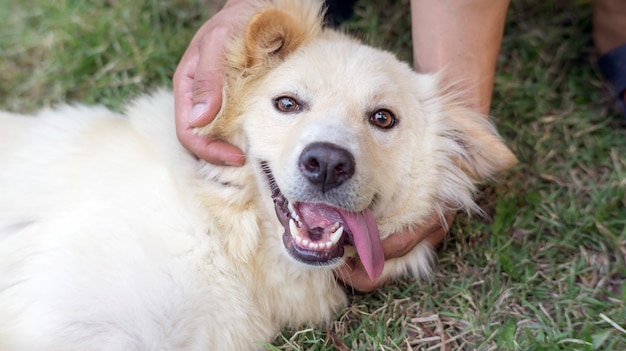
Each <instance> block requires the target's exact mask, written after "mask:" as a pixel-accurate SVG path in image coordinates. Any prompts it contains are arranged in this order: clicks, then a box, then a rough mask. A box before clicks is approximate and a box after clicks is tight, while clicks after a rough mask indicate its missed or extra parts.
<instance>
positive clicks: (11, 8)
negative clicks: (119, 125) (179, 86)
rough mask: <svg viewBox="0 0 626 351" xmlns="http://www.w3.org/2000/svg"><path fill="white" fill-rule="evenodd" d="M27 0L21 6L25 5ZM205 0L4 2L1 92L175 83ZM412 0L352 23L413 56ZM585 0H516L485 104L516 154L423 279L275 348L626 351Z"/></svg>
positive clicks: (610, 124)
mask: <svg viewBox="0 0 626 351" xmlns="http://www.w3.org/2000/svg"><path fill="white" fill-rule="evenodd" d="M27 3H28V5H26V4H27ZM205 7H206V6H205V5H204V4H203V3H202V2H201V1H199V0H190V1H182V0H173V1H167V2H166V1H156V0H152V1H146V2H139V1H136V2H129V1H122V0H119V1H114V0H110V1H108V2H107V1H104V2H97V3H94V2H91V1H86V0H84V1H79V0H75V1H70V0H65V1H64V0H48V1H43V0H39V1H33V2H23V1H20V0H5V1H4V3H3V5H2V6H0V18H3V21H1V22H0V81H1V82H2V84H0V107H1V108H3V109H9V110H14V111H28V110H33V109H36V108H39V107H42V106H46V105H49V104H54V103H58V102H60V101H66V100H69V101H86V102H97V103H104V104H106V105H108V106H110V107H114V108H115V107H119V106H120V105H121V104H122V102H123V101H126V100H127V99H128V98H129V97H131V96H133V95H136V94H138V93H140V92H143V91H147V90H150V89H151V88H153V87H155V86H160V85H169V84H170V79H171V75H172V73H173V71H174V69H175V67H176V63H177V61H178V59H179V57H180V56H181V54H182V52H183V51H184V49H185V47H186V45H187V43H188V42H189V40H190V39H191V36H192V35H193V33H194V32H195V29H196V28H198V27H199V26H200V25H201V24H202V23H203V21H204V20H205V19H206V18H207V17H208V15H209V12H210V11H209V10H206V9H205ZM407 7H408V0H397V1H392V0H380V1H372V0H361V1H360V2H359V4H358V6H357V9H356V16H355V18H354V19H353V20H352V21H351V22H350V24H349V26H348V27H349V30H350V31H351V32H353V33H355V34H356V35H358V36H361V37H363V38H365V39H366V40H367V41H368V42H370V43H372V44H375V45H379V46H382V47H384V48H388V49H390V50H392V51H394V52H396V53H398V54H399V55H400V57H402V58H403V59H406V60H410V36H409V32H408V31H409V28H410V26H409V22H408V13H407V10H406V9H407ZM590 15H591V5H590V3H589V2H585V1H583V2H580V1H579V2H570V1H558V0H547V1H539V0H533V1H522V0H516V1H513V3H512V4H511V8H510V10H509V16H508V21H507V29H506V34H505V38H504V41H503V45H502V51H501V54H500V58H499V64H498V75H497V77H496V85H495V93H494V101H493V109H492V114H493V115H494V119H495V121H496V122H497V124H498V128H499V130H500V131H501V133H502V135H503V136H504V137H505V139H506V140H507V142H508V143H509V145H511V147H512V149H513V150H514V152H515V153H516V155H518V157H519V159H520V161H521V162H520V165H518V166H516V167H515V169H513V170H512V171H511V172H508V173H507V174H506V175H504V177H503V178H502V179H501V181H500V183H498V184H493V185H488V186H485V187H484V189H483V192H482V194H481V197H480V199H479V200H480V204H481V206H482V207H483V208H484V209H485V211H486V212H487V213H488V214H489V216H488V217H486V218H482V219H481V218H472V219H471V220H470V219H466V218H462V217H459V218H458V219H457V221H456V223H455V224H454V226H453V228H452V232H451V235H450V238H449V240H447V241H446V243H445V245H444V246H443V247H442V248H441V249H440V250H439V255H438V261H439V262H438V268H437V270H436V276H435V279H434V280H433V281H432V282H420V283H415V282H411V281H408V280H407V281H398V282H394V283H391V284H389V285H387V286H385V287H384V288H382V289H380V290H378V291H376V292H374V293H372V294H364V295H362V294H359V295H355V296H354V297H352V298H351V300H350V305H349V307H348V308H347V309H346V310H345V311H344V312H343V313H342V314H340V315H339V316H337V318H336V319H335V321H333V322H332V323H330V324H329V325H327V326H320V327H308V326H303V327H302V328H301V330H292V331H285V332H284V333H283V334H281V335H280V336H278V337H277V339H276V341H275V343H274V346H268V349H271V350H336V349H338V350H616V351H619V350H626V333H625V332H624V331H623V330H620V326H621V328H626V302H625V300H626V264H625V262H624V261H625V260H624V257H625V256H626V125H625V124H624V119H623V117H621V115H620V114H619V113H617V112H615V111H614V109H613V108H612V105H613V102H612V100H611V96H610V93H609V92H608V90H607V88H606V86H605V84H604V83H603V81H602V79H601V78H600V75H599V73H598V69H597V67H596V65H595V55H594V53H593V46H592V42H591V36H590Z"/></svg>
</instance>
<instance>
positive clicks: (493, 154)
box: [447, 107, 517, 182]
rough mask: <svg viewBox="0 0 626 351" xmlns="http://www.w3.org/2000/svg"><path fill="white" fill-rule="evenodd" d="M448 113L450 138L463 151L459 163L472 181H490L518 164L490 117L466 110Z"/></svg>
mask: <svg viewBox="0 0 626 351" xmlns="http://www.w3.org/2000/svg"><path fill="white" fill-rule="evenodd" d="M448 113H449V114H448V115H449V116H450V119H449V123H451V125H450V127H451V132H450V133H449V134H448V135H447V136H448V137H450V138H452V139H454V141H455V142H456V143H457V144H458V145H460V146H461V148H462V149H463V152H462V154H461V155H458V156H457V157H456V159H455V161H456V162H457V165H458V167H459V168H461V170H463V171H464V172H465V173H466V174H467V175H468V176H469V177H470V178H471V179H472V181H474V182H480V181H482V180H485V179H490V178H492V177H494V176H495V175H497V174H498V173H500V172H502V171H505V170H507V169H509V168H511V167H512V166H514V165H515V164H516V163H517V158H516V157H515V155H513V153H512V152H511V150H509V148H508V147H507V146H506V145H505V144H504V142H503V141H502V139H501V138H500V136H499V135H498V133H497V132H496V130H495V128H494V126H493V125H492V124H491V123H490V122H489V121H488V120H487V118H486V117H483V116H481V115H479V114H477V113H474V112H472V111H469V110H467V109H465V108H462V107H457V108H454V109H453V110H452V111H448Z"/></svg>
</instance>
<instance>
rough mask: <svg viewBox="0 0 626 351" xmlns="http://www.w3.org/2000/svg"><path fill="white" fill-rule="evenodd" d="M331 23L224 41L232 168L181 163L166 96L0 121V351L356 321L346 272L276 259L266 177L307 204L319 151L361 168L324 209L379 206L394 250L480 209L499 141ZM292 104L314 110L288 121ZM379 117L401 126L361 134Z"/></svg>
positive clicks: (216, 131)
mask: <svg viewBox="0 0 626 351" xmlns="http://www.w3.org/2000/svg"><path fill="white" fill-rule="evenodd" d="M320 18H321V16H320V7H319V4H318V3H317V2H314V1H309V2H307V1H302V2H301V1H293V0H292V1H287V0H281V1H278V0H277V1H274V2H273V3H268V4H265V5H264V7H263V8H261V9H259V11H258V12H256V14H255V15H254V16H253V18H252V20H251V22H250V25H249V26H248V27H247V29H246V30H245V34H244V37H243V38H239V39H235V40H234V41H233V43H232V45H231V48H230V51H229V56H228V59H229V61H228V67H229V68H228V72H227V82H226V89H225V100H224V103H223V108H222V111H221V113H220V115H219V116H218V118H217V119H216V120H215V121H214V122H213V123H212V124H211V125H210V126H209V127H207V128H206V129H205V130H202V131H200V132H202V133H211V134H213V135H217V136H219V137H222V138H224V139H226V140H228V141H229V142H232V143H235V144H237V145H238V146H240V147H241V148H242V149H243V150H244V151H245V152H246V154H247V157H248V160H247V163H246V166H244V167H241V168H228V167H219V166H213V165H209V164H206V163H204V162H199V161H197V160H196V159H195V158H194V157H192V156H191V155H190V154H189V153H188V152H187V151H186V150H184V149H183V147H182V146H180V144H179V143H178V141H177V139H176V136H175V128H174V117H173V111H174V109H173V99H172V96H171V94H170V93H168V92H166V91H159V92H157V93H155V94H153V95H151V96H145V97H142V98H139V99H137V100H136V101H134V102H132V103H131V104H130V105H129V106H128V107H127V108H126V110H125V111H124V113H123V114H117V113H114V112H111V111H109V110H107V109H105V108H102V107H84V106H78V107H69V106H67V107H60V108H57V109H53V110H45V111H42V112H40V113H38V114H37V115H36V116H32V117H26V116H17V115H13V114H9V113H1V114H0V350H3V351H11V350H16V351H17V350H19V351H28V350H55V351H57V350H250V349H253V348H255V347H257V346H255V345H257V344H256V343H257V342H269V341H270V340H271V339H272V337H273V336H274V335H275V333H276V332H277V331H278V330H279V329H280V328H282V327H285V326H297V325H299V324H301V323H314V322H319V321H323V320H327V319H329V318H331V317H332V316H333V315H334V314H335V313H336V312H337V311H338V309H340V308H341V307H342V306H343V305H344V304H345V302H346V296H345V293H344V291H343V289H342V288H341V287H340V286H339V285H338V284H337V283H336V281H335V279H334V277H333V273H332V269H333V268H337V267H336V266H333V267H326V268H324V267H314V266H307V265H305V264H301V263H298V262H295V261H294V260H293V259H291V258H290V257H289V255H288V254H287V253H286V252H285V248H284V246H283V243H282V239H281V236H282V233H283V227H282V226H281V225H280V223H279V222H278V220H277V219H276V216H275V215H274V205H273V203H272V199H271V196H270V188H269V186H268V184H267V179H266V177H265V175H264V174H263V171H262V170H261V167H260V166H259V161H265V162H267V164H268V165H269V167H270V168H271V169H272V172H273V174H274V177H275V179H276V183H277V184H278V185H279V187H280V188H281V190H283V192H284V193H285V195H286V197H288V198H294V199H296V200H298V199H302V198H306V197H307V196H308V194H307V189H306V187H305V186H304V185H303V184H305V183H306V181H305V180H303V179H302V176H301V175H300V174H299V172H297V167H296V163H297V162H296V161H297V157H298V155H299V154H300V152H301V151H302V149H303V148H304V147H305V146H306V145H307V144H308V143H310V142H317V141H322V142H329V143H333V144H337V145H340V146H341V147H343V148H345V149H347V150H349V151H350V152H351V153H352V154H353V155H354V159H355V162H356V165H357V166H356V167H357V168H356V173H355V175H354V177H353V178H352V179H350V181H349V184H347V185H346V186H345V188H346V190H345V191H344V192H343V193H342V194H341V195H342V196H339V197H337V198H334V199H333V201H337V202H340V204H339V205H341V206H342V207H345V208H348V209H353V210H355V211H356V210H362V209H364V208H366V207H369V208H370V209H371V210H372V211H373V213H374V215H375V217H376V219H377V222H378V226H379V230H380V235H381V237H383V238H384V237H386V236H388V235H391V234H392V233H394V232H397V231H399V230H402V229H407V228H410V227H411V226H413V225H415V224H419V223H421V222H422V221H424V220H425V219H426V218H427V217H428V216H429V215H430V214H431V213H433V211H435V213H439V214H440V215H443V213H444V212H445V211H447V210H449V209H459V208H462V209H466V210H474V209H475V205H474V203H473V201H472V195H473V193H474V191H475V188H474V184H475V183H476V182H478V181H480V180H482V179H484V178H489V177H491V176H492V175H494V174H495V173H496V172H498V171H501V170H503V169H506V168H508V167H509V166H511V165H512V164H513V163H514V162H515V158H514V157H513V156H512V154H511V153H510V152H509V151H508V149H507V148H506V147H505V146H504V145H503V144H502V142H501V141H500V139H499V137H498V136H497V134H496V133H495V131H494V129H493V127H492V126H491V125H490V124H489V123H488V122H487V121H486V119H485V118H484V117H483V116H480V115H477V114H475V113H472V112H470V111H469V110H467V109H464V108H463V107H460V106H458V105H456V104H454V103H453V102H452V101H451V99H450V98H448V97H446V96H445V94H442V90H441V88H440V87H439V86H438V81H437V77H436V76H433V75H420V74H416V73H414V72H413V71H412V70H411V69H410V68H409V67H408V66H407V65H405V64H403V63H400V62H399V61H397V59H395V58H394V57H393V56H392V55H391V54H389V53H386V52H383V51H380V50H376V49H373V48H370V47H367V46H363V45H362V44H360V43H358V42H356V41H354V40H352V39H350V38H348V37H347V36H345V35H343V34H340V33H337V32H335V31H332V30H325V29H322V28H321V24H320V22H321V19H320ZM286 94H288V95H290V96H293V97H297V99H299V100H301V101H304V102H306V106H305V108H303V109H302V111H300V112H299V113H296V114H284V113H280V112H278V111H277V110H276V108H275V107H274V105H273V103H272V101H274V99H275V98H276V97H277V96H280V95H286ZM381 107H383V108H387V109H390V110H392V111H393V112H394V113H395V114H396V116H397V117H398V124H397V126H396V127H394V128H392V129H389V130H381V129H379V128H376V127H374V126H372V125H371V124H370V123H368V116H369V114H371V113H372V112H373V111H375V110H376V109H378V108H381ZM430 256H431V254H430V248H429V247H427V246H426V245H425V244H421V245H418V246H417V247H416V248H415V249H414V250H413V251H412V252H411V253H409V254H408V255H407V256H406V257H403V258H402V259H396V260H390V261H387V262H386V264H385V270H384V273H383V275H384V276H389V275H391V276H397V275H400V274H404V273H405V272H406V271H412V272H413V273H414V274H416V275H422V274H423V273H426V272H428V270H429V266H430V262H429V261H430ZM339 269H340V267H339Z"/></svg>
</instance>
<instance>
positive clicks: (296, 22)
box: [244, 1, 323, 73]
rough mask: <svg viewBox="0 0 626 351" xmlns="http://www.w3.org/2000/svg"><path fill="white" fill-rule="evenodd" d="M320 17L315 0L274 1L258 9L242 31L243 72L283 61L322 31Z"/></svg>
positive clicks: (318, 7) (249, 71)
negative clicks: (296, 2) (296, 0)
mask: <svg viewBox="0 0 626 351" xmlns="http://www.w3.org/2000/svg"><path fill="white" fill-rule="evenodd" d="M322 18H323V16H322V14H321V9H320V6H319V2H316V1H298V4H295V2H294V1H275V6H274V7H268V8H264V9H261V10H260V11H258V12H257V13H256V14H254V15H253V16H252V18H251V19H250V22H249V23H248V26H247V28H246V30H245V33H244V50H245V63H244V67H245V70H244V71H247V72H248V73H252V72H255V71H257V70H258V69H263V68H270V67H273V66H274V65H275V64H277V63H279V62H281V61H282V60H284V58H285V57H286V56H287V55H289V54H290V53H292V52H293V51H295V50H296V49H297V48H298V47H300V46H301V45H302V44H304V43H306V42H307V41H309V40H310V39H311V38H312V37H314V36H315V35H316V34H318V33H319V32H320V31H321V29H322Z"/></svg>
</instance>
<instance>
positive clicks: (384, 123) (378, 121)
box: [369, 109, 396, 129]
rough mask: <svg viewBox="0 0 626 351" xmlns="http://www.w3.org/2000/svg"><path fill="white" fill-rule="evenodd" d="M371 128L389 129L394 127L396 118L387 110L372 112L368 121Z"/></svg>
mask: <svg viewBox="0 0 626 351" xmlns="http://www.w3.org/2000/svg"><path fill="white" fill-rule="evenodd" d="M369 121H370V123H371V124H372V125H373V126H376V127H378V128H381V129H389V128H392V127H393V126H394V125H396V116H394V115H393V113H391V111H389V110H385V109H382V110H378V111H376V112H374V113H373V114H372V115H371V116H370V119H369Z"/></svg>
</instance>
